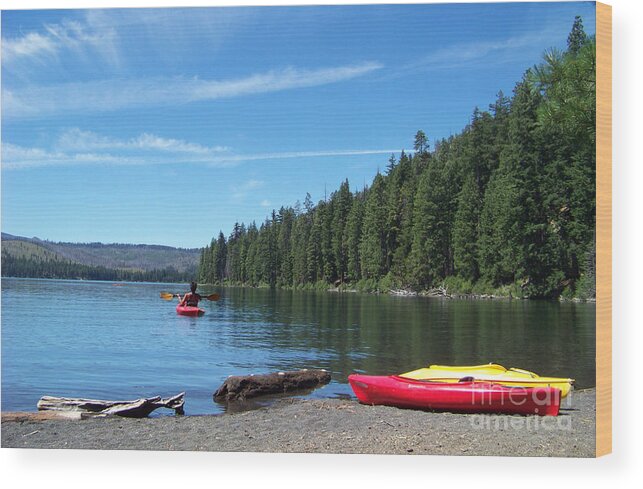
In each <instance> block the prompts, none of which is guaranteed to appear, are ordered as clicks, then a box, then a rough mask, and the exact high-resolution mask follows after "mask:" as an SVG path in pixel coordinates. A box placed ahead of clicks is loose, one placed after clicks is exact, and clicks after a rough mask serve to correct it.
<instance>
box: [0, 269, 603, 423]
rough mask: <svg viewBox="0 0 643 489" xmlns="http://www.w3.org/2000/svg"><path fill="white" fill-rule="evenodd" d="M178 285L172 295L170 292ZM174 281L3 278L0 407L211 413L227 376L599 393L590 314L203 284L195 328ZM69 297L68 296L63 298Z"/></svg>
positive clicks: (336, 390) (339, 392)
mask: <svg viewBox="0 0 643 489" xmlns="http://www.w3.org/2000/svg"><path fill="white" fill-rule="evenodd" d="M175 289H176V290H175ZM161 290H169V291H177V292H178V291H182V287H177V286H176V285H174V286H170V285H159V284H125V285H123V286H119V287H113V286H111V285H110V284H109V283H104V282H79V281H56V280H22V279H3V280H2V409H3V410H8V409H13V410H18V409H20V410H33V409H35V404H36V402H37V400H38V398H39V397H40V396H42V395H45V394H48V395H60V396H72V397H98V398H108V399H109V398H112V399H115V398H121V399H128V398H137V397H142V396H146V397H147V396H152V395H164V396H167V395H173V394H176V393H178V392H181V391H186V392H187V393H186V412H187V413H188V414H203V413H212V412H221V411H222V408H221V407H220V406H219V405H217V404H215V403H214V402H213V401H212V393H213V392H214V391H215V390H216V389H217V387H219V385H221V383H223V381H224V380H225V379H226V377H227V376H228V375H246V374H250V373H265V372H270V371H275V370H291V369H299V368H310V369H312V368H324V369H326V370H328V371H330V372H331V374H332V379H333V380H332V381H331V383H330V384H329V385H326V386H324V387H323V388H320V389H318V390H316V391H314V392H312V393H310V394H308V395H309V396H312V397H337V396H346V395H349V394H350V388H349V386H348V385H347V383H346V382H347V380H346V379H347V377H348V375H349V374H350V373H352V372H364V373H368V374H388V373H400V372H404V371H408V370H413V369H416V368H419V367H421V366H423V365H427V364H429V363H440V364H461V365H462V364H464V365H467V364H469V365H471V364H478V363H488V362H491V361H493V362H498V363H500V364H503V365H505V366H506V367H521V368H525V369H529V370H534V371H536V372H539V373H541V374H544V375H553V376H564V377H567V376H570V377H574V378H576V380H577V386H578V387H581V388H582V387H590V386H594V385H595V380H594V379H595V324H596V321H595V312H596V310H595V306H594V305H593V304H575V303H557V302H544V301H543V302H537V301H475V300H442V299H430V298H414V297H391V296H386V295H382V296H376V295H361V294H350V293H347V294H337V293H327V292H320V293H316V292H297V291H271V290H267V289H245V288H218V289H217V288H212V289H207V288H204V289H203V290H202V291H201V293H203V294H206V293H212V292H218V293H220V294H221V300H220V301H218V302H205V303H204V304H203V307H204V309H206V314H205V316H203V317H200V318H190V317H184V316H177V315H176V313H175V311H174V306H175V304H174V303H167V302H165V301H162V300H160V299H159V292H160V291H161ZM70 298H73V300H70Z"/></svg>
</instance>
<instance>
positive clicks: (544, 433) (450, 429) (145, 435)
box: [2, 388, 596, 457]
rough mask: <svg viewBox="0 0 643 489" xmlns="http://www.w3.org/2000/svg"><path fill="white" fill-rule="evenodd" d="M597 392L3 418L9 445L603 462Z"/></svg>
mask: <svg viewBox="0 0 643 489" xmlns="http://www.w3.org/2000/svg"><path fill="white" fill-rule="evenodd" d="M595 433H596V389H595V388H592V389H584V390H578V391H573V392H572V393H571V394H570V396H568V397H567V398H566V399H565V400H563V404H562V406H561V413H560V415H559V416H557V417H540V416H515V415H514V416H512V415H489V414H454V413H448V412H430V411H417V410H409V409H399V408H393V407H388V406H369V405H364V404H360V403H358V402H357V401H356V400H354V399H351V400H347V399H309V400H304V399H297V398H284V399H282V400H280V401H279V402H277V403H275V404H273V405H271V406H269V407H264V408H260V409H256V410H251V411H243V412H239V413H223V414H217V415H192V416H160V417H154V418H140V419H133V418H121V417H110V418H103V419H87V420H71V419H64V418H60V417H58V416H55V417H52V416H51V413H45V412H34V413H24V412H22V413H9V412H7V413H2V448H75V449H103V450H117V449H122V450H178V451H213V452H272V453H346V454H348V453H352V454H405V455H501V456H502V455H504V456H529V457H540V456H543V457H545V456H556V457H593V456H594V454H595V441H596V436H595Z"/></svg>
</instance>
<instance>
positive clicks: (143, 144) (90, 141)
mask: <svg viewBox="0 0 643 489" xmlns="http://www.w3.org/2000/svg"><path fill="white" fill-rule="evenodd" d="M56 148H57V149H59V150H64V151H95V150H111V151H113V150H141V151H161V152H169V153H186V154H194V155H209V154H217V153H221V152H225V151H229V148H227V147H225V146H202V145H200V144H196V143H189V142H187V141H183V140H180V139H173V138H170V139H168V138H162V137H160V136H156V135H154V134H149V133H143V134H141V135H139V136H138V137H136V138H132V139H128V140H118V139H114V138H110V137H107V136H102V135H100V134H96V133H94V132H91V131H83V130H81V129H78V128H74V129H70V130H68V131H65V132H64V133H63V134H62V135H61V136H60V137H59V138H58V141H57V142H56Z"/></svg>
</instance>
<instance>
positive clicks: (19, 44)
mask: <svg viewBox="0 0 643 489" xmlns="http://www.w3.org/2000/svg"><path fill="white" fill-rule="evenodd" d="M43 29H44V31H43V32H29V33H27V34H25V35H24V36H22V37H15V38H3V39H2V62H3V65H4V66H5V68H6V67H7V66H8V65H9V66H10V65H11V64H12V63H15V62H25V61H27V62H28V61H30V60H34V59H35V60H37V61H38V62H42V61H43V60H48V61H49V60H51V59H52V55H59V54H63V53H65V52H69V51H75V52H76V53H78V54H83V55H86V54H87V52H90V53H99V54H100V55H101V56H102V57H103V59H105V60H106V61H108V62H109V63H110V64H112V65H118V64H119V56H118V50H117V48H116V44H117V42H118V35H117V34H116V31H115V30H114V29H113V28H111V27H108V26H103V27H102V28H100V29H95V28H94V27H93V26H91V25H86V24H81V23H80V22H75V21H64V22H62V23H60V24H46V25H44V26H43Z"/></svg>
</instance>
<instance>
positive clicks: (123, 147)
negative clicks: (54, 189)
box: [2, 128, 398, 197]
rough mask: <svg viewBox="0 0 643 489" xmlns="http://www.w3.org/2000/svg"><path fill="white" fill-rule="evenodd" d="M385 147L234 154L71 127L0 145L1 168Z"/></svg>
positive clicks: (255, 157)
mask: <svg viewBox="0 0 643 489" xmlns="http://www.w3.org/2000/svg"><path fill="white" fill-rule="evenodd" d="M397 152H398V151H397V150H391V149H345V150H326V151H290V152H280V153H250V154H242V153H235V152H233V151H232V149H231V148H228V147H226V146H219V145H216V146H206V145H202V144H198V143H193V142H189V141H184V140H181V139H175V138H163V137H160V136H157V135H154V134H150V133H143V134H141V135H139V136H136V137H133V138H130V139H117V138H113V137H109V136H105V135H101V134H97V133H95V132H91V131H83V130H81V129H78V128H75V129H70V130H67V131H65V132H64V133H62V134H61V136H60V137H59V138H58V139H57V140H56V142H55V143H54V144H53V147H52V148H51V149H45V148H37V147H33V148H28V147H24V146H19V145H16V144H12V143H9V142H5V143H3V144H2V168H3V169H5V170H11V169H21V168H33V167H43V166H69V165H86V166H92V165H99V164H101V165H162V164H173V163H184V164H200V165H207V166H212V167H231V166H236V165H239V164H241V163H243V162H249V161H261V160H279V159H281V160H286V159H304V160H305V159H307V158H320V157H329V156H347V157H350V156H357V155H376V154H391V153H397ZM263 185H264V182H263V181H261V180H257V179H251V180H248V181H246V182H244V183H243V184H240V185H238V186H236V187H235V188H233V189H232V193H233V194H234V195H237V196H241V197H244V196H246V195H247V194H248V193H249V192H252V191H254V190H256V189H259V188H261V187H262V186H263Z"/></svg>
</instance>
